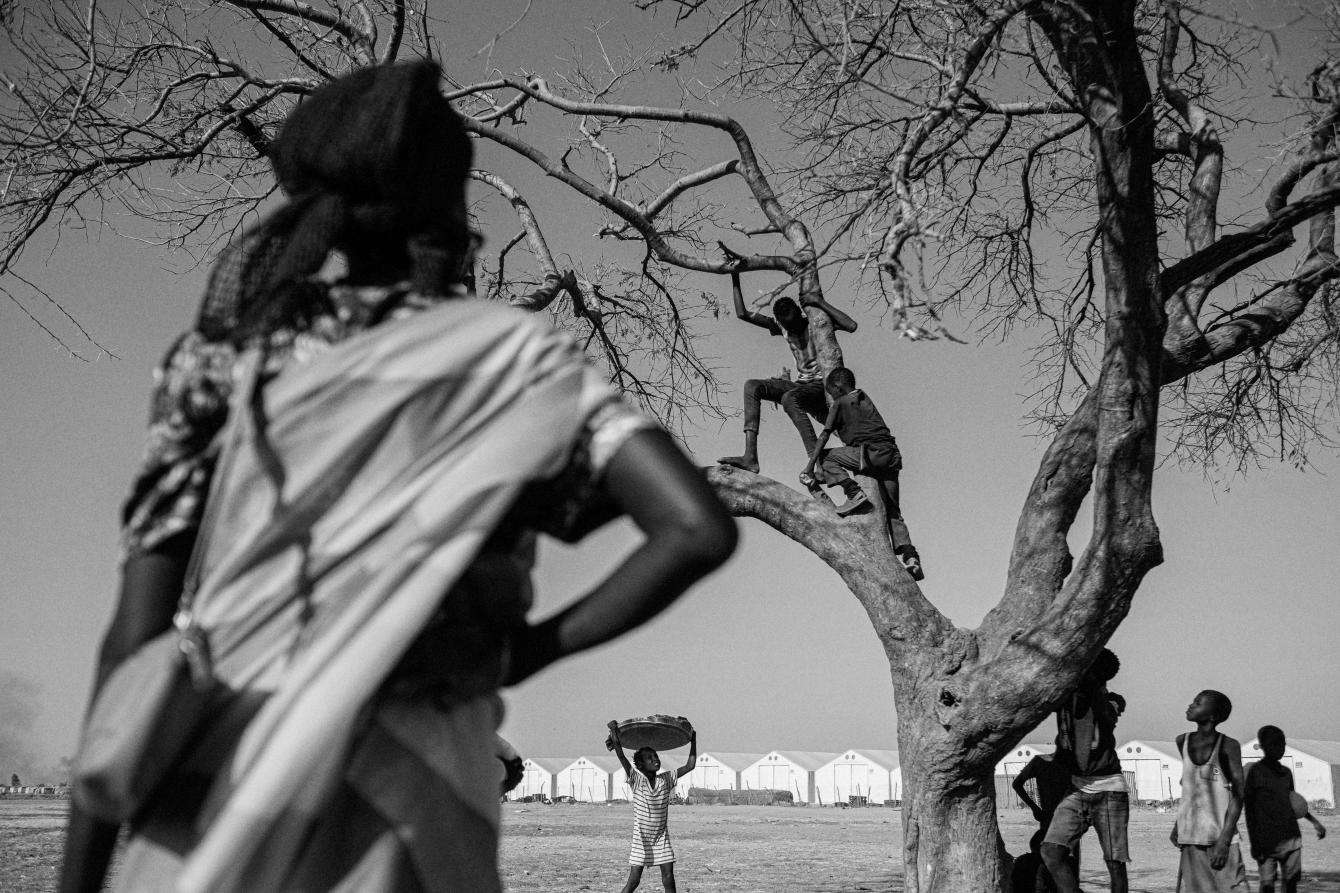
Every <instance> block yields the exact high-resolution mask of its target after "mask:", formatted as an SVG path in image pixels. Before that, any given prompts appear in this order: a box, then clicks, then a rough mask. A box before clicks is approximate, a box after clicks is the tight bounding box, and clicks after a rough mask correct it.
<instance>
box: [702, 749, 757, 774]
mask: <svg viewBox="0 0 1340 893" xmlns="http://www.w3.org/2000/svg"><path fill="white" fill-rule="evenodd" d="M703 756H705V757H711V758H712V759H714V760H716V761H717V762H718V763H720V764H721V765H723V766H725V767H726V768H728V769H734V770H735V771H736V772H739V771H740V770H741V769H744V768H747V767H749V766H752V765H754V764H755V763H757V762H758V761H759V760H761V759H763V757H765V756H767V755H766V754H761V753H726V752H724V751H719V750H708V751H704V752H703Z"/></svg>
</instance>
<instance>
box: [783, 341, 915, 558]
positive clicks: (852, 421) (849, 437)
mask: <svg viewBox="0 0 1340 893" xmlns="http://www.w3.org/2000/svg"><path fill="white" fill-rule="evenodd" d="M824 390H825V391H827V392H828V396H829V397H830V398H831V400H832V408H831V409H830V410H829V411H828V418H827V420H826V421H825V422H824V430H823V433H822V434H821V435H820V436H819V439H818V440H816V441H815V442H814V443H813V444H811V445H810V461H809V464H808V465H806V466H805V470H804V471H802V472H801V473H800V482H801V483H802V484H804V485H805V486H806V487H807V488H809V490H810V492H818V483H819V482H822V483H824V484H827V485H828V486H830V487H840V488H841V489H842V492H843V493H844V494H845V495H846V497H847V501H846V502H844V503H843V504H842V505H840V506H838V508H837V513H838V514H839V515H844V516H845V515H849V514H851V513H852V512H855V511H857V510H858V509H861V508H864V507H865V506H868V505H869V504H870V494H867V493H866V492H865V491H863V490H862V489H861V485H860V484H858V483H857V482H856V481H855V479H854V478H852V476H851V475H852V474H863V475H865V476H867V477H871V478H874V479H875V480H876V481H878V482H879V489H880V492H879V493H877V494H874V495H875V496H878V497H880V498H882V499H883V500H884V507H885V511H886V514H887V515H888V519H889V537H890V539H891V540H892V543H893V551H894V553H895V554H896V555H897V556H898V559H899V560H900V561H901V562H902V563H903V567H905V568H907V572H908V573H910V574H911V575H912V579H914V580H921V579H924V578H925V576H926V575H925V573H924V571H923V570H922V567H921V556H920V555H919V554H917V547H916V546H914V545H912V536H911V534H910V533H909V532H908V530H907V522H905V521H904V520H903V512H902V508H901V507H900V506H899V504H898V472H899V471H900V470H901V469H902V467H903V457H902V454H901V453H899V452H898V444H897V442H896V441H895V440H894V439H893V435H892V434H891V433H890V432H889V426H888V425H886V424H885V423H884V418H883V416H881V415H880V414H879V410H878V409H876V408H875V404H874V402H873V401H872V400H871V399H870V397H869V396H868V395H867V394H866V393H865V391H862V390H860V389H859V388H857V387H856V376H855V375H854V374H853V373H852V371H851V370H850V369H848V368H846V367H845V366H839V367H838V368H836V369H834V370H832V371H831V372H829V373H828V375H827V376H825V377H824ZM834 432H836V433H837V436H838V437H840V438H841V439H842V444H843V445H842V446H840V447H833V448H832V449H827V450H826V449H824V446H825V444H827V443H828V438H829V437H831V436H832V435H833V433H834ZM816 479H817V480H816Z"/></svg>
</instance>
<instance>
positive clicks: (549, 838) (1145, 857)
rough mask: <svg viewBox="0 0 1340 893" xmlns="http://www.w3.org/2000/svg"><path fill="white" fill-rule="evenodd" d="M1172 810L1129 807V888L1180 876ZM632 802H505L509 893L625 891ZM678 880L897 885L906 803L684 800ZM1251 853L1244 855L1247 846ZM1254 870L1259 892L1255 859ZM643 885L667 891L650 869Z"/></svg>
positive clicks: (1097, 871) (1154, 891) (1010, 819)
mask: <svg viewBox="0 0 1340 893" xmlns="http://www.w3.org/2000/svg"><path fill="white" fill-rule="evenodd" d="M1172 819H1173V817H1172V814H1171V813H1165V814H1159V813H1156V812H1154V811H1153V810H1136V811H1135V812H1133V813H1132V815H1131V825H1130V835H1129V836H1130V846H1131V859H1132V864H1131V869H1130V878H1131V893H1168V891H1171V890H1173V889H1174V888H1175V887H1176V884H1177V851H1176V850H1175V849H1173V847H1172V845H1171V844H1169V842H1168V831H1169V829H1170V828H1171V827H1172ZM1322 821H1323V822H1324V823H1325V824H1326V825H1327V826H1328V827H1329V828H1330V829H1331V830H1332V831H1333V832H1335V833H1333V834H1332V836H1331V837H1328V838H1327V839H1326V840H1323V841H1317V840H1316V839H1315V838H1314V836H1313V835H1312V833H1311V829H1307V830H1305V831H1304V847H1303V865H1304V870H1305V873H1306V877H1305V880H1304V882H1303V884H1302V886H1301V888H1300V889H1301V890H1302V891H1305V893H1340V819H1337V818H1336V817H1323V818H1322ZM1000 823H1001V833H1002V834H1003V835H1004V838H1005V846H1006V848H1007V849H1008V850H1009V851H1010V852H1012V853H1019V852H1022V851H1024V850H1025V849H1027V846H1028V838H1029V837H1030V836H1031V835H1032V833H1033V831H1034V830H1035V829H1036V827H1037V826H1036V825H1035V823H1034V822H1033V821H1032V819H1031V818H1030V817H1029V816H1028V814H1027V813H1025V812H1023V811H1020V810H1008V811H1004V812H1002V813H1001V814H1000ZM631 830H632V807H631V806H629V805H628V804H614V805H610V806H591V805H584V804H576V805H560V806H543V805H539V804H534V803H525V804H508V805H506V806H504V807H503V841H502V864H503V879H504V881H505V882H506V885H507V889H508V891H509V893H533V891H560V890H562V891H569V890H600V891H615V890H618V889H619V887H620V885H621V884H622V882H623V880H624V879H625V878H626V877H627V872H628V866H627V861H628V849H629V842H630V840H629V837H630V834H631ZM670 831H671V836H672V837H673V839H674V845H675V854H676V856H677V857H678V862H677V864H676V866H675V879H676V881H677V882H678V883H677V886H678V888H679V890H680V893H790V891H794V893H857V891H869V893H892V891H901V890H902V889H903V887H902V882H901V880H900V878H901V875H902V871H901V867H900V866H899V860H898V856H897V854H898V853H899V852H900V850H901V847H902V815H901V813H900V812H899V810H896V809H882V808H870V809H831V808H828V809H824V808H806V807H783V806H675V807H671V810H670ZM1083 846H1084V850H1083V869H1084V870H1083V871H1082V881H1083V885H1084V889H1085V890H1088V891H1091V893H1092V891H1099V890H1106V889H1107V870H1106V868H1104V867H1103V863H1102V857H1101V854H1100V852H1099V849H1098V841H1097V838H1095V837H1093V836H1092V835H1090V836H1089V837H1087V838H1086V839H1085V842H1084V844H1083ZM1244 856H1246V854H1245V853H1244ZM1248 863H1249V868H1248V876H1249V878H1250V880H1251V885H1252V887H1251V888H1252V890H1253V891H1255V890H1256V871H1255V863H1252V862H1251V861H1250V858H1248ZM639 889H640V890H646V891H651V893H656V891H659V890H660V889H661V882H660V876H659V869H655V868H651V869H647V870H646V872H645V873H644V874H643V879H642V886H641V887H640V888H639Z"/></svg>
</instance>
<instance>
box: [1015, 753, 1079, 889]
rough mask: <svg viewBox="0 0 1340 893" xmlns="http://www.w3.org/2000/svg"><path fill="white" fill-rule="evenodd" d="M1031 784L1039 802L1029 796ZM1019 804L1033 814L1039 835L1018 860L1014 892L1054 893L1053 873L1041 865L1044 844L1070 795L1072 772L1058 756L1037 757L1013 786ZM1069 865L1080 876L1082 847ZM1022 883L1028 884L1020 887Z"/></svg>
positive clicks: (1072, 851)
mask: <svg viewBox="0 0 1340 893" xmlns="http://www.w3.org/2000/svg"><path fill="white" fill-rule="evenodd" d="M1029 781H1032V782H1033V784H1034V785H1035V789H1036V792H1037V800H1034V799H1033V797H1032V796H1031V795H1030V794H1029V793H1028V787H1027V785H1028V782H1029ZM1010 786H1011V787H1012V788H1014V792H1015V793H1016V794H1018V795H1019V799H1020V801H1022V802H1023V804H1024V805H1025V806H1027V807H1028V808H1029V810H1031V811H1032V813H1033V818H1034V819H1036V820H1037V822H1038V831H1037V833H1036V834H1034V835H1033V837H1032V839H1031V840H1029V842H1028V850H1029V851H1028V853H1026V854H1025V855H1022V856H1020V857H1019V858H1017V859H1015V860H1014V862H1015V866H1016V879H1015V883H1014V889H1015V890H1016V891H1022V893H1033V891H1034V890H1039V891H1043V890H1045V891H1052V890H1055V889H1056V884H1055V882H1053V880H1052V876H1051V872H1050V871H1048V870H1047V868H1046V866H1045V865H1044V864H1043V861H1042V842H1043V841H1044V840H1045V839H1046V837H1047V827H1048V826H1049V825H1051V821H1052V816H1054V815H1055V814H1056V807H1058V806H1060V805H1061V801H1062V800H1064V799H1065V797H1066V794H1068V793H1070V770H1069V768H1067V766H1066V765H1065V764H1064V763H1062V762H1061V761H1060V760H1058V759H1057V758H1056V754H1054V753H1048V754H1038V755H1036V756H1035V757H1033V759H1031V760H1029V761H1028V763H1027V764H1026V765H1025V766H1024V768H1023V770H1022V771H1021V772H1020V773H1019V774H1018V775H1016V776H1015V777H1014V781H1013V782H1011V783H1010ZM1070 865H1071V867H1072V868H1073V869H1074V871H1075V872H1076V874H1078V872H1079V843H1075V844H1074V845H1073V846H1071V848H1070ZM1020 881H1024V882H1025V883H1024V884H1023V885H1021V883H1020Z"/></svg>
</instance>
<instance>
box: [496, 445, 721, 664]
mask: <svg viewBox="0 0 1340 893" xmlns="http://www.w3.org/2000/svg"><path fill="white" fill-rule="evenodd" d="M601 487H602V489H603V490H604V491H605V493H606V494H607V495H608V496H609V497H610V498H611V499H613V500H614V502H615V504H616V505H617V506H618V507H619V508H620V509H621V510H622V511H623V512H624V513H625V514H627V515H628V516H629V517H630V518H632V520H633V522H634V523H635V524H636V525H637V526H638V528H639V529H640V530H641V531H642V533H643V534H644V535H645V537H646V538H645V539H644V540H643V542H642V544H641V545H640V546H638V547H637V548H636V549H634V550H633V552H632V553H631V554H630V555H629V556H628V558H627V559H625V560H624V562H623V564H621V565H619V567H618V568H616V569H615V570H614V572H613V573H612V574H610V575H609V576H608V577H607V578H606V579H605V580H604V581H603V582H602V583H600V584H599V585H597V586H596V587H595V588H594V589H593V590H591V591H590V592H589V593H588V594H587V595H585V596H584V597H582V598H581V599H579V600H578V601H576V602H575V603H573V604H572V605H570V606H568V607H567V608H565V609H564V610H562V611H560V612H559V613H558V614H556V615H554V616H553V617H550V618H548V619H546V620H543V621H541V622H540V623H537V624H534V625H530V626H525V627H522V628H521V629H519V630H517V632H516V633H515V634H514V638H513V647H512V648H511V654H512V662H511V666H510V667H509V670H508V673H507V676H506V684H508V685H515V684H516V683H517V682H520V681H521V680H523V679H525V678H527V677H529V676H531V675H533V674H534V673H536V672H538V671H539V670H541V669H543V668H544V667H546V666H548V665H549V664H551V663H553V662H554V661H556V660H559V659H560V658H563V657H567V656H568V655H570V654H576V653H577V652H579V651H584V650H586V649H587V648H591V647H593V646H595V645H599V644H601V643H602V642H608V641H609V640H610V639H613V638H614V637H616V636H618V635H620V634H622V633H624V632H627V631H628V630H630V629H633V628H634V627H637V626H639V625H641V624H642V623H645V622H646V621H647V620H650V619H651V618H652V617H654V616H656V615H657V614H659V613H660V612H661V611H663V610H664V609H665V608H667V607H668V606H669V605H670V604H671V603H672V602H673V601H674V600H675V599H677V598H679V596H680V595H682V594H683V593H684V591H685V590H686V589H688V588H689V586H691V585H693V584H694V583H695V582H697V581H698V580H699V579H701V578H702V577H704V576H706V575H707V574H708V573H710V572H711V571H713V570H715V569H716V568H718V567H720V566H721V564H722V563H723V562H725V560H726V559H727V558H729V557H730V556H731V553H733V552H734V551H735V544H736V541H737V539H738V536H739V534H738V532H737V531H736V527H735V521H734V520H733V519H732V518H731V517H730V515H729V514H727V513H726V510H725V509H724V508H723V507H722V505H721V503H720V502H719V501H718V500H717V498H716V496H715V494H713V492H712V490H711V488H710V487H708V485H707V479H706V477H705V476H704V475H703V473H702V471H700V470H699V469H698V468H695V467H694V466H693V464H692V463H690V462H689V460H688V457H686V456H685V455H684V453H683V452H682V451H681V450H680V449H679V447H678V446H676V445H675V442H674V441H673V440H671V439H670V435H668V434H666V433H665V432H664V431H660V430H646V431H639V432H638V433H636V434H634V435H632V436H631V437H629V438H628V440H627V441H626V442H625V443H624V444H623V446H621V447H620V448H619V449H618V451H617V452H616V453H615V454H614V456H613V457H612V458H611V459H610V461H609V465H608V466H607V467H606V468H605V472H604V478H603V480H602V481H601Z"/></svg>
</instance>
